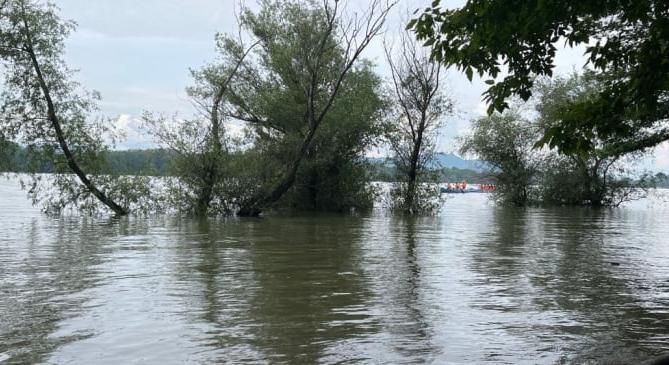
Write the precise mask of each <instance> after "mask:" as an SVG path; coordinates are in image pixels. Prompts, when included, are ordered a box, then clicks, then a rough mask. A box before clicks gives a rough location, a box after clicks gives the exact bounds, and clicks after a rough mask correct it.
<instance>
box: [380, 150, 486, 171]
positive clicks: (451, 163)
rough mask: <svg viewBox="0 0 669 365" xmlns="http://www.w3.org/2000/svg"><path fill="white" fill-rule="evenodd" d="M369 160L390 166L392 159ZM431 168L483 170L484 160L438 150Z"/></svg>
mask: <svg viewBox="0 0 669 365" xmlns="http://www.w3.org/2000/svg"><path fill="white" fill-rule="evenodd" d="M369 161H370V162H372V163H373V164H381V165H385V166H388V167H390V166H392V165H393V162H392V160H390V159H388V158H385V157H371V158H369ZM428 167H429V168H431V169H460V170H472V171H476V172H483V171H485V170H486V162H485V161H481V160H465V159H464V158H462V157H459V156H457V155H455V154H452V153H443V152H439V153H437V154H435V156H434V162H432V163H431V164H430V165H429V166H428Z"/></svg>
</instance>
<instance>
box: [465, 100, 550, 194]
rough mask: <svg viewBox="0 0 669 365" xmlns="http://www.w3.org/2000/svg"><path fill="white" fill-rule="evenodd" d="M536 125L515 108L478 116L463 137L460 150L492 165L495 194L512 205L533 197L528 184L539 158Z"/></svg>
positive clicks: (539, 164)
mask: <svg viewBox="0 0 669 365" xmlns="http://www.w3.org/2000/svg"><path fill="white" fill-rule="evenodd" d="M538 132H539V129H538V128H537V127H536V126H534V125H532V123H531V122H530V121H528V120H527V119H525V118H523V117H522V116H521V115H520V113H519V112H517V111H506V112H505V113H503V114H500V113H495V114H493V115H490V116H487V117H482V118H479V119H477V120H475V121H473V126H472V132H471V134H470V135H468V136H467V137H465V138H464V140H463V144H462V147H461V152H462V153H463V154H473V155H476V156H478V157H479V158H480V159H482V160H484V161H486V163H487V164H488V165H489V167H490V169H491V175H492V177H493V180H494V183H495V184H496V185H497V189H496V190H495V194H496V196H497V197H499V198H500V200H502V201H504V202H509V203H512V204H514V205H526V204H527V203H528V202H529V201H530V200H532V196H531V194H530V193H531V191H530V185H531V184H532V182H533V181H536V178H537V174H538V172H539V171H538V170H539V168H540V166H541V164H542V159H541V157H540V156H538V154H537V152H536V151H533V146H534V143H535V141H536V140H537V137H538V135H539V134H538Z"/></svg>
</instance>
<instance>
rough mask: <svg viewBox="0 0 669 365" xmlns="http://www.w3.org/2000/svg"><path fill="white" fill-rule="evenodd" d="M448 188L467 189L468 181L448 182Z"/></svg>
mask: <svg viewBox="0 0 669 365" xmlns="http://www.w3.org/2000/svg"><path fill="white" fill-rule="evenodd" d="M446 188H447V189H448V190H465V189H466V188H467V182H466V181H465V182H461V183H448V184H447V185H446Z"/></svg>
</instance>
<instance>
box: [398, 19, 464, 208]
mask: <svg viewBox="0 0 669 365" xmlns="http://www.w3.org/2000/svg"><path fill="white" fill-rule="evenodd" d="M399 40H400V41H399V47H398V48H397V49H393V47H392V46H391V45H388V44H385V54H386V59H387V61H388V65H389V66H390V71H391V72H390V73H391V76H392V84H393V90H394V93H395V100H396V105H397V109H398V110H397V111H396V112H395V113H394V115H393V116H392V117H391V119H390V121H389V123H388V125H387V126H388V128H387V132H386V135H387V138H388V141H389V142H390V147H391V149H392V151H393V154H394V159H395V166H396V168H397V172H398V176H397V177H398V180H399V186H397V187H396V189H397V191H398V194H394V195H397V198H398V199H394V201H395V202H397V203H396V204H395V205H397V207H396V208H398V209H400V210H402V211H404V212H406V213H409V214H415V213H420V212H424V211H426V210H430V208H434V204H431V203H432V202H434V201H435V196H434V195H435V194H429V191H436V194H438V190H437V189H436V188H434V187H430V186H425V185H424V184H422V183H430V182H435V179H434V177H432V178H430V174H429V171H428V165H429V163H430V162H431V160H432V159H433V158H434V148H435V144H436V139H437V133H438V128H439V127H440V126H442V125H443V119H442V118H443V116H444V115H445V114H447V113H449V112H451V111H452V110H453V102H452V101H451V100H450V99H448V98H447V97H446V96H445V95H444V93H443V92H442V90H441V88H442V85H441V73H442V69H441V64H440V63H438V62H433V61H432V60H431V59H430V55H429V52H427V51H426V50H425V48H423V47H421V46H420V45H419V44H417V42H416V41H415V40H413V39H412V37H411V36H410V35H409V34H407V33H406V32H402V33H401V34H400V37H399Z"/></svg>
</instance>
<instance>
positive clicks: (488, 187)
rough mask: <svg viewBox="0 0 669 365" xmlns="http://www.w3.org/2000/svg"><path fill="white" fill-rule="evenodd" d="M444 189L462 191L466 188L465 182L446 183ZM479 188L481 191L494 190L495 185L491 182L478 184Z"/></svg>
mask: <svg viewBox="0 0 669 365" xmlns="http://www.w3.org/2000/svg"><path fill="white" fill-rule="evenodd" d="M446 189H448V190H451V191H456V190H462V191H464V190H465V189H467V182H466V181H464V182H460V183H448V184H446ZM479 190H481V191H494V190H495V185H492V184H479Z"/></svg>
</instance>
